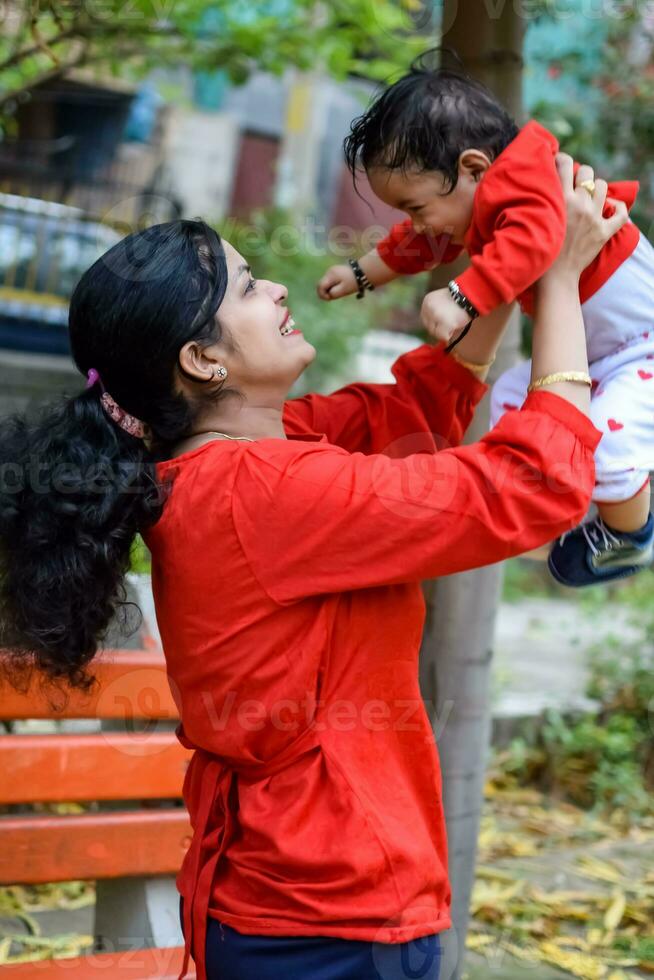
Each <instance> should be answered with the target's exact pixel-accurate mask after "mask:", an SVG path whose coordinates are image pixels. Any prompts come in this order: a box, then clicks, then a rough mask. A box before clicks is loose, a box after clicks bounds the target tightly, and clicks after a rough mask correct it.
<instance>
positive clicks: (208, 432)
mask: <svg viewBox="0 0 654 980" xmlns="http://www.w3.org/2000/svg"><path fill="white" fill-rule="evenodd" d="M205 434H206V435H208V436H224V437H225V439H243V440H245V442H254V439H250V437H249V436H228V435H227V433H226V432H216V430H215V429H205V430H204V433H202V432H196V433H195V435H197V436H200V435H205Z"/></svg>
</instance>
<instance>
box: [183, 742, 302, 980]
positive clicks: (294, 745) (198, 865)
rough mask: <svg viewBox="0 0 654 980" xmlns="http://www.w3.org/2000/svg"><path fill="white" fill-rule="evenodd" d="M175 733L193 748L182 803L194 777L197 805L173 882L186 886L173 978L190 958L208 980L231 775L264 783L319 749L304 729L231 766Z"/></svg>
mask: <svg viewBox="0 0 654 980" xmlns="http://www.w3.org/2000/svg"><path fill="white" fill-rule="evenodd" d="M176 735H177V737H178V739H179V740H180V742H181V743H182V745H183V746H184V747H185V748H188V749H195V754H194V755H193V758H192V759H191V762H190V765H189V767H188V770H187V772H186V777H185V779H184V790H183V793H184V798H185V799H186V798H187V792H186V791H187V788H188V787H189V786H190V785H191V783H192V782H194V781H195V780H196V779H200V781H201V788H200V793H199V800H200V806H199V808H198V811H197V815H195V816H194V815H191V817H192V823H193V839H192V841H191V846H190V848H189V849H188V851H187V852H186V855H185V857H184V862H183V865H182V871H181V872H180V876H179V878H178V881H180V880H184V879H186V878H188V882H189V884H188V889H187V893H186V894H184V893H183V898H184V941H185V942H184V961H183V964H182V969H181V972H180V974H179V977H178V980H184V978H185V977H186V974H187V972H188V966H189V958H190V957H191V956H192V957H193V960H194V962H195V967H196V971H197V980H207V973H206V964H205V947H206V942H207V917H208V912H209V903H210V899H211V888H212V885H213V879H214V875H215V872H216V867H217V865H218V862H219V860H220V858H221V856H222V855H223V854H224V853H225V851H226V850H227V848H228V846H229V842H230V840H231V838H232V835H233V831H234V827H235V819H234V813H233V810H232V808H231V806H230V797H231V795H232V786H233V783H234V782H235V779H236V776H240V777H243V778H246V779H267V778H268V777H270V776H274V775H275V774H276V773H278V772H281V771H282V770H283V769H286V767H287V766H289V765H290V764H291V763H292V762H295V760H296V759H299V758H300V757H301V756H303V755H305V754H306V753H307V752H310V751H311V750H312V749H316V748H319V747H320V740H319V738H318V735H317V733H316V731H315V729H314V728H313V727H309V728H306V729H305V730H304V731H303V732H301V733H300V735H298V737H297V738H296V739H294V741H292V742H291V743H290V744H289V745H287V746H286V747H285V748H284V749H282V750H281V752H278V753H277V755H275V756H273V758H272V759H270V760H269V761H268V762H262V763H260V764H254V763H253V764H247V763H244V764H243V765H239V766H238V767H233V766H230V765H227V764H226V763H224V762H223V761H222V760H221V759H220V758H219V757H218V756H216V755H213V754H212V753H211V752H207V751H205V750H204V749H201V748H198V747H197V746H195V745H194V744H193V742H191V740H190V739H189V738H188V737H187V736H186V734H185V732H184V728H183V725H179V726H178V728H177V730H176ZM196 771H197V772H196ZM219 802H220V810H221V811H222V822H218V824H217V825H216V824H215V823H214V821H216V820H218V821H220V814H219V812H218V809H217V804H218V803H219ZM212 818H213V819H212ZM187 869H190V870H187Z"/></svg>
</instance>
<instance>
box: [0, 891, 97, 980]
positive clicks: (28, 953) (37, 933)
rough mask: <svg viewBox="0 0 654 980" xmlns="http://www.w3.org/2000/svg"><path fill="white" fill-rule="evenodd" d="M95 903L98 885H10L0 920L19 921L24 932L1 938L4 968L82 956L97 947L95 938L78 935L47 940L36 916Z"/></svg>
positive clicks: (0, 904) (0, 898)
mask: <svg viewBox="0 0 654 980" xmlns="http://www.w3.org/2000/svg"><path fill="white" fill-rule="evenodd" d="M94 902H95V884H94V882H90V881H65V882H60V883H56V884H46V885H9V886H7V887H4V888H0V916H2V917H3V918H6V919H17V920H18V921H19V922H20V923H22V924H23V925H24V927H25V929H24V930H21V931H18V930H15V931H12V932H6V933H4V934H3V935H2V936H1V937H0V965H3V966H7V965H9V964H12V963H24V962H27V961H30V960H47V959H52V958H54V957H68V956H79V955H80V954H81V953H83V952H84V951H85V950H88V948H89V946H91V945H92V944H93V937H92V936H85V935H80V934H78V933H71V934H63V935H58V936H43V935H42V934H41V928H40V926H39V923H38V921H37V920H36V919H35V918H34V915H33V913H35V912H46V911H48V910H52V909H64V910H70V911H72V910H74V909H80V908H84V907H85V906H87V905H92V904H93V903H94Z"/></svg>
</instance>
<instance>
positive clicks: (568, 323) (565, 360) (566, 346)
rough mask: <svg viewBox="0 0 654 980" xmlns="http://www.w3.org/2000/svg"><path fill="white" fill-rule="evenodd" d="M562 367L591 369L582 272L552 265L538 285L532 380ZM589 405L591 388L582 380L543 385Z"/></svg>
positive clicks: (585, 406) (585, 409)
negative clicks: (583, 300)
mask: <svg viewBox="0 0 654 980" xmlns="http://www.w3.org/2000/svg"><path fill="white" fill-rule="evenodd" d="M560 371H582V372H588V355H587V353H586V337H585V334H584V321H583V318H582V315H581V304H580V301H579V275H578V273H576V272H574V271H572V270H568V269H566V268H561V267H559V268H556V269H552V270H551V271H550V272H548V273H546V275H545V276H543V278H542V279H541V280H540V282H539V283H538V285H537V287H536V310H535V317H534V333H533V341H532V370H531V380H532V381H534V380H535V379H536V378H541V377H544V376H545V375H548V374H555V373H558V372H560ZM543 390H544V391H551V392H554V393H555V394H557V395H560V396H561V397H562V398H565V399H566V400H567V401H569V402H572V404H573V405H576V406H577V408H579V409H580V410H581V411H582V412H585V413H586V414H588V411H589V409H590V388H589V387H588V386H587V385H585V384H580V383H579V382H571V381H564V382H557V383H555V384H552V385H548V386H547V387H546V388H544V389H543Z"/></svg>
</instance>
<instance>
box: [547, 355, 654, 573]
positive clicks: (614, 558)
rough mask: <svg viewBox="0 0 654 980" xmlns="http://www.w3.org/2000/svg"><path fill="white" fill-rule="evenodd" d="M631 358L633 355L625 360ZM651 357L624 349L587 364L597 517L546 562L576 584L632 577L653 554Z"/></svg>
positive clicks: (563, 542)
mask: <svg viewBox="0 0 654 980" xmlns="http://www.w3.org/2000/svg"><path fill="white" fill-rule="evenodd" d="M629 357H631V358H632V359H631V360H627V358H629ZM653 360H654V358H653V357H652V355H651V354H646V353H642V356H641V354H640V353H639V352H637V351H635V350H632V349H628V350H626V351H620V352H616V354H615V355H611V357H606V358H603V360H602V361H601V362H595V363H594V364H592V365H591V375H592V377H593V378H594V379H595V380H596V383H597V385H596V388H595V391H594V392H593V396H592V398H591V407H590V415H591V420H592V422H593V424H594V425H595V427H596V428H597V429H599V430H600V431H601V432H602V433H603V436H602V439H601V441H600V444H599V446H598V447H597V449H596V450H595V489H594V491H593V501H594V503H595V504H596V505H597V508H598V511H599V516H598V518H597V519H596V520H593V521H590V522H588V523H585V524H584V525H582V526H581V527H579V528H576V529H575V530H574V531H572V532H571V533H570V534H567V535H564V536H563V537H562V538H561V539H560V541H559V542H558V543H557V544H555V545H554V547H553V549H552V552H551V554H550V557H549V568H550V571H551V572H552V574H553V575H554V577H555V578H556V579H557V580H558V581H559V582H561V583H562V584H563V585H567V586H571V587H580V586H587V585H595V584H598V583H600V582H610V581H614V580H616V579H621V578H626V577H627V576H630V575H635V574H636V573H637V572H641V571H643V570H645V569H647V568H650V567H651V564H652V560H653V559H654V519H653V518H652V515H651V514H650V512H649V505H650V490H649V478H650V472H651V471H652V470H654V369H652V368H653V364H652V362H653Z"/></svg>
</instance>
